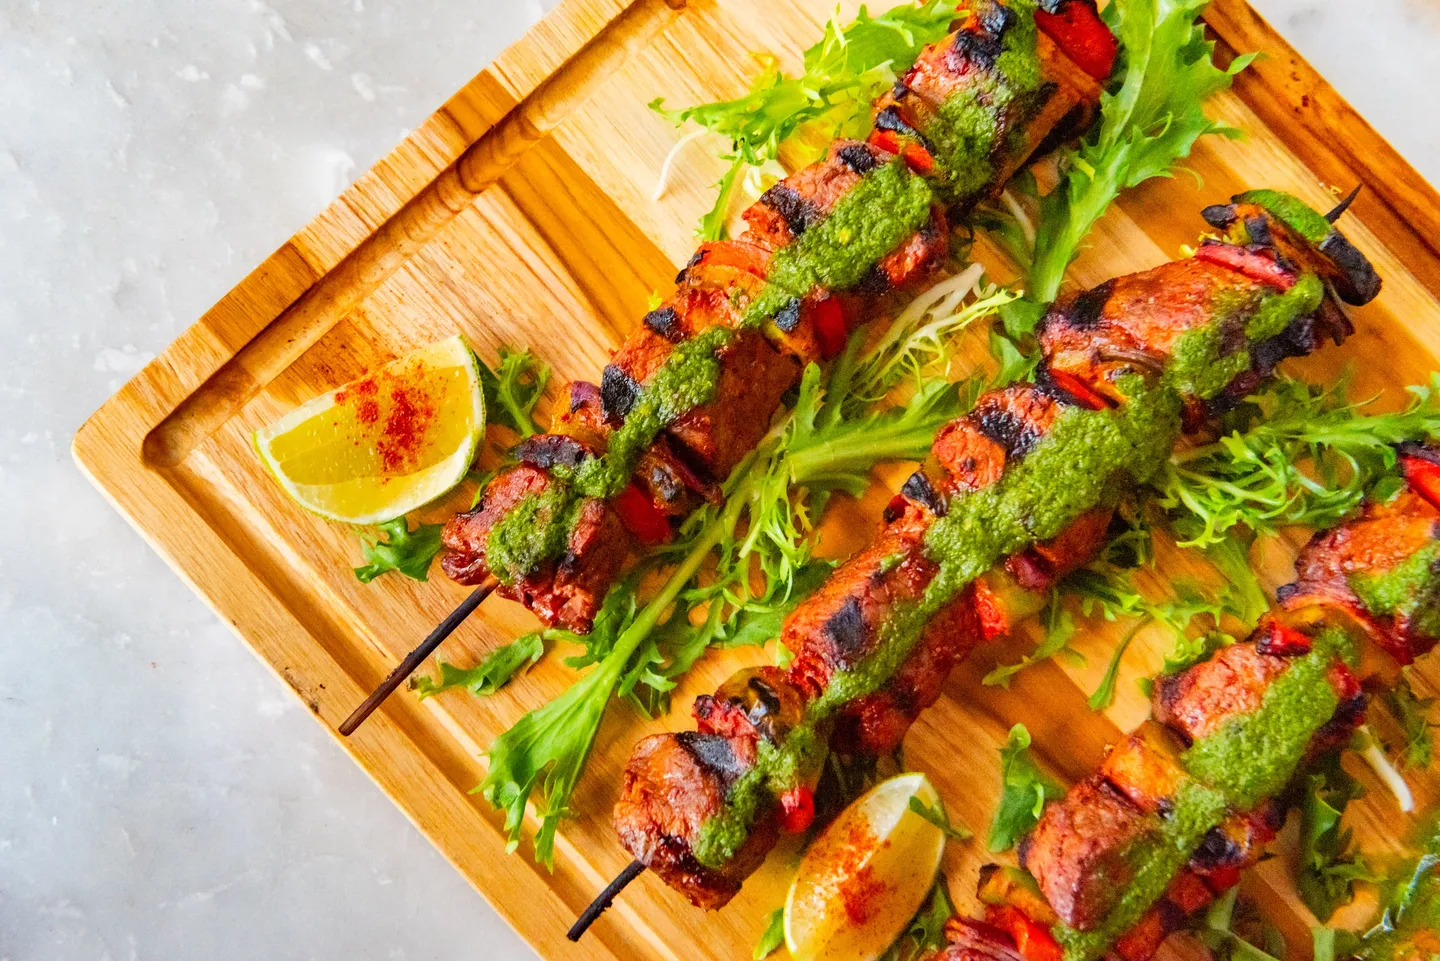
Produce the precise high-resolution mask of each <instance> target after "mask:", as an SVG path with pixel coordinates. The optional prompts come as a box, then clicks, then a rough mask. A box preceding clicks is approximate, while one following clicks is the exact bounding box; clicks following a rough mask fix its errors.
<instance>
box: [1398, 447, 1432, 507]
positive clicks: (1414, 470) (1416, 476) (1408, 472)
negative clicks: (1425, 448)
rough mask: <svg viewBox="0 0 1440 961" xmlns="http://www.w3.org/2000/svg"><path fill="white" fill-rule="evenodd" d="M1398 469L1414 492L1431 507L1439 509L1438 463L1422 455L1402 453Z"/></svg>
mask: <svg viewBox="0 0 1440 961" xmlns="http://www.w3.org/2000/svg"><path fill="white" fill-rule="evenodd" d="M1400 469H1401V470H1402V471H1403V472H1404V473H1405V480H1406V481H1407V482H1408V483H1409V484H1410V486H1411V487H1412V488H1414V490H1415V493H1417V494H1419V495H1420V496H1421V497H1423V498H1425V500H1427V501H1429V502H1430V506H1431V507H1434V508H1437V509H1440V464H1437V463H1435V462H1434V461H1432V460H1426V459H1425V458H1424V457H1416V456H1414V455H1412V454H1403V455H1401V457H1400Z"/></svg>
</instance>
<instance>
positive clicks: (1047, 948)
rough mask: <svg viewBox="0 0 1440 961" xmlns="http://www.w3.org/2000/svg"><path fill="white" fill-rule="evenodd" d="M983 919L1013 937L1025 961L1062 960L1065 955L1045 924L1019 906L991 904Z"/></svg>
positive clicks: (1016, 947)
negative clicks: (1031, 917) (1032, 917)
mask: <svg viewBox="0 0 1440 961" xmlns="http://www.w3.org/2000/svg"><path fill="white" fill-rule="evenodd" d="M985 920H986V921H988V922H989V923H990V924H992V925H994V926H995V927H997V928H999V929H1000V930H1001V931H1004V932H1005V933H1006V934H1008V935H1010V937H1012V938H1014V939H1015V950H1016V951H1018V952H1019V953H1020V955H1021V956H1022V957H1024V958H1025V959H1026V961H1062V958H1064V956H1065V952H1063V951H1061V950H1060V944H1059V943H1058V942H1057V941H1056V940H1055V938H1054V937H1053V936H1052V935H1051V934H1050V932H1049V931H1048V930H1046V928H1045V926H1044V925H1043V924H1040V923H1039V922H1036V921H1032V920H1031V919H1030V916H1029V915H1028V914H1026V913H1025V912H1024V911H1021V910H1020V909H1019V908H1016V907H1012V906H1010V905H1004V906H1000V905H991V906H990V907H988V908H986V909H985Z"/></svg>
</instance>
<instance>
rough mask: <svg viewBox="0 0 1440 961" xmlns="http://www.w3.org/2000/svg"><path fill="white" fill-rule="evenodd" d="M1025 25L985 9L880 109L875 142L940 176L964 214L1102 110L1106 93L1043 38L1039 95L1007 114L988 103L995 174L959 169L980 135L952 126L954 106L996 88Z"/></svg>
mask: <svg viewBox="0 0 1440 961" xmlns="http://www.w3.org/2000/svg"><path fill="white" fill-rule="evenodd" d="M1018 19H1019V18H1018V17H1017V16H1016V15H1015V14H1014V13H1013V12H1011V11H1009V10H1007V9H1005V8H1004V7H1003V6H1001V5H1000V4H998V3H995V2H990V0H985V2H981V3H979V4H977V5H976V6H975V8H974V9H973V11H972V12H971V13H970V15H969V16H967V17H966V18H965V20H964V21H963V22H962V24H961V26H960V28H959V29H958V30H957V31H956V32H955V33H953V34H951V35H950V36H949V37H947V38H946V39H945V40H942V41H941V42H939V43H936V44H933V45H931V46H930V47H927V48H926V49H925V50H924V51H922V52H921V54H920V56H919V57H918V58H917V59H916V61H915V64H914V65H913V66H912V67H911V68H910V70H908V71H907V72H906V73H905V75H904V77H902V78H901V79H900V81H899V82H898V83H897V84H896V85H895V87H894V88H893V89H892V90H891V91H890V92H889V93H887V94H884V95H882V96H881V97H880V98H879V99H878V100H876V102H875V128H876V134H875V135H872V137H871V142H872V143H877V144H879V145H880V146H883V147H885V149H887V150H895V151H896V152H900V153H902V154H903V155H904V156H905V157H906V160H907V162H909V163H911V165H912V166H914V167H915V168H916V169H918V170H921V171H922V172H926V173H929V172H931V170H932V169H933V170H934V171H935V173H936V175H937V176H938V177H939V179H940V180H941V181H942V183H945V184H946V185H947V186H948V188H949V190H950V192H951V194H952V198H951V199H952V201H953V203H954V204H955V206H956V207H958V208H960V209H962V210H964V209H968V208H969V207H972V206H973V205H974V204H975V203H977V202H979V201H981V200H984V199H987V198H988V197H990V196H993V195H994V194H996V193H998V192H999V190H1000V189H1001V188H1002V187H1003V185H1004V183H1005V181H1007V180H1008V179H1009V178H1010V176H1011V175H1012V174H1014V172H1015V171H1016V170H1018V169H1019V168H1020V166H1021V165H1022V164H1024V162H1025V161H1026V159H1027V158H1028V157H1029V156H1030V155H1031V154H1032V153H1033V152H1034V151H1036V150H1037V149H1038V148H1040V147H1041V145H1042V144H1043V143H1044V142H1046V141H1047V140H1049V139H1051V137H1050V135H1051V134H1052V132H1054V131H1056V130H1057V128H1059V129H1063V130H1064V131H1065V132H1066V133H1067V134H1068V133H1072V132H1078V131H1080V130H1083V129H1084V128H1085V127H1087V126H1088V125H1089V123H1090V122H1091V120H1092V119H1093V117H1094V115H1095V112H1096V110H1097V109H1098V106H1099V102H1100V86H1099V84H1098V83H1097V82H1096V81H1095V79H1094V78H1093V77H1091V76H1089V75H1087V74H1086V73H1085V72H1084V71H1083V70H1081V69H1080V68H1079V67H1077V66H1076V65H1075V64H1074V63H1073V62H1072V61H1071V60H1070V59H1069V58H1068V57H1066V56H1065V55H1064V54H1063V53H1061V52H1060V49H1059V47H1057V46H1056V45H1055V43H1054V42H1053V41H1052V40H1051V39H1050V38H1049V37H1048V36H1046V35H1044V34H1043V33H1041V34H1038V35H1037V36H1036V54H1037V57H1038V60H1039V66H1040V76H1041V82H1040V84H1039V86H1038V88H1037V89H1036V90H1035V91H1034V92H1033V93H1032V94H1030V95H1029V96H1025V97H1017V98H1014V99H1013V100H1011V101H1010V102H1009V103H1008V105H1006V106H1004V107H1003V108H998V109H997V107H996V106H990V104H991V102H992V98H990V97H986V98H984V99H983V101H982V103H984V104H985V107H988V108H989V109H988V112H989V113H990V116H989V117H987V118H986V120H988V121H989V122H990V124H991V126H990V128H989V130H987V133H986V136H988V137H989V138H990V139H989V140H988V143H989V155H988V160H989V166H988V167H986V168H979V169H971V168H969V167H956V166H954V162H955V161H956V160H957V159H959V158H968V157H969V155H970V153H969V152H970V150H973V149H974V148H973V147H972V146H971V144H970V143H969V140H970V138H973V137H974V136H975V134H974V133H973V131H970V130H967V129H965V128H964V125H963V124H960V125H954V124H952V123H951V122H950V120H949V119H948V118H947V116H946V110H945V104H946V101H949V100H951V99H952V98H954V97H957V96H965V95H966V94H967V93H968V92H969V91H971V90H972V89H974V88H975V87H977V86H980V85H983V84H989V83H993V82H994V76H995V74H996V72H997V71H998V69H999V67H998V64H997V60H998V58H999V55H1000V52H1001V51H1002V49H1003V42H1004V34H1005V32H1006V31H1007V30H1010V29H1016V28H1017V27H1019V26H1020V25H1019V23H1018ZM982 109H984V108H982Z"/></svg>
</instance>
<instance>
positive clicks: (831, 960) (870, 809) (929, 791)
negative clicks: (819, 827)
mask: <svg viewBox="0 0 1440 961" xmlns="http://www.w3.org/2000/svg"><path fill="white" fill-rule="evenodd" d="M911 798H917V799H918V800H919V801H920V803H921V804H923V805H925V806H926V807H933V806H934V805H935V804H936V803H938V801H939V797H938V796H937V795H936V793H935V789H934V788H933V787H931V785H930V782H929V781H928V780H927V779H926V777H925V775H923V774H916V773H912V774H901V775H898V776H896V777H892V778H890V779H889V780H886V781H882V782H880V783H879V784H877V785H875V787H873V788H871V789H870V790H869V791H867V792H866V793H865V794H863V795H861V796H860V797H859V798H858V799H856V800H855V802H854V803H853V804H851V805H850V806H849V807H848V808H846V809H845V810H844V811H842V812H841V813H840V816H839V817H838V818H836V819H835V821H834V822H833V823H832V824H831V825H830V826H829V827H828V828H826V829H825V833H823V834H821V835H820V837H819V838H817V839H816V840H815V842H814V843H813V844H811V845H810V849H809V850H808V851H806V852H805V857H804V860H802V861H801V862H800V869H799V871H798V872H797V873H796V875H795V883H794V884H792V885H791V886H790V896H789V897H788V898H786V900H785V946H786V947H787V948H789V949H790V954H791V956H792V957H793V958H794V959H795V961H872V959H874V958H878V957H879V956H880V955H881V954H883V953H884V952H885V950H886V949H887V948H889V947H890V945H891V944H893V943H894V942H895V939H896V938H898V937H899V936H900V935H901V934H902V933H904V931H905V928H906V926H907V925H908V924H909V923H910V919H911V918H913V917H914V916H915V912H917V911H919V910H920V907H921V905H922V904H923V903H924V901H925V897H926V895H928V894H929V893H930V889H931V888H932V887H933V886H934V884H935V876H936V874H937V873H938V872H939V870H940V855H941V854H942V853H943V852H944V850H945V834H944V832H942V831H941V830H940V829H939V828H938V827H936V826H935V825H933V824H931V823H930V822H929V821H927V820H925V818H923V817H921V816H920V815H918V814H916V813H915V812H914V811H912V810H910V799H911Z"/></svg>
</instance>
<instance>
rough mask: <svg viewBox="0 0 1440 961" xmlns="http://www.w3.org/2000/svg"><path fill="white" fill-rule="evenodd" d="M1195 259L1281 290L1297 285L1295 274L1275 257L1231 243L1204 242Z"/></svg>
mask: <svg viewBox="0 0 1440 961" xmlns="http://www.w3.org/2000/svg"><path fill="white" fill-rule="evenodd" d="M1195 259H1196V260H1204V261H1208V262H1209V263H1212V264H1219V265H1220V266H1222V267H1229V268H1230V269H1231V270H1235V271H1239V272H1240V273H1242V274H1244V275H1245V276H1246V277H1249V278H1250V279H1251V280H1258V281H1259V282H1260V283H1262V284H1269V285H1270V286H1272V287H1278V288H1279V289H1280V290H1289V289H1290V288H1291V287H1294V286H1295V280H1296V277H1295V274H1294V273H1293V272H1292V271H1290V270H1289V269H1287V268H1285V267H1283V266H1281V265H1280V264H1279V263H1277V262H1276V261H1275V259H1274V258H1273V257H1269V256H1266V255H1265V254H1264V253H1262V252H1260V251H1255V250H1246V249H1245V248H1244V247H1235V246H1232V245H1230V244H1203V245H1202V246H1201V247H1200V249H1199V250H1197V251H1195Z"/></svg>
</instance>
